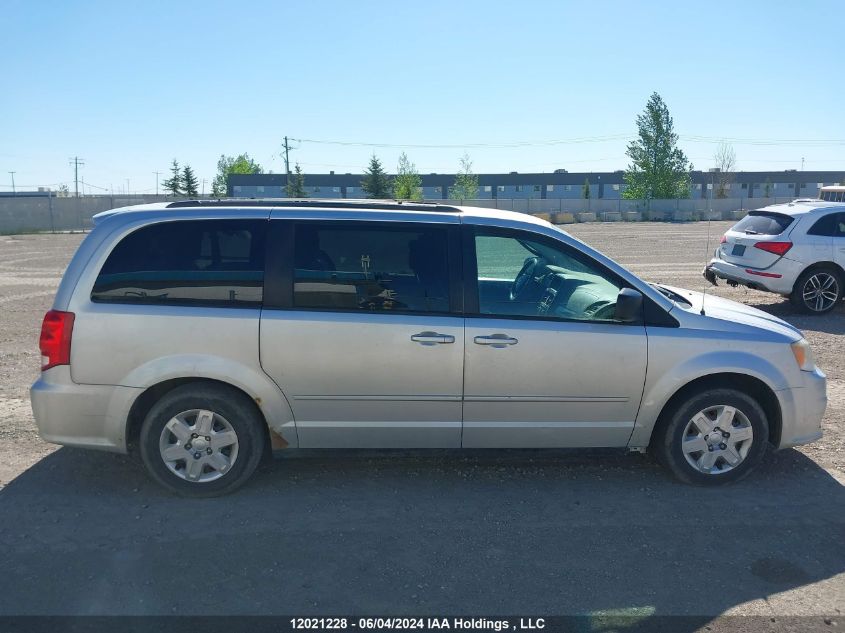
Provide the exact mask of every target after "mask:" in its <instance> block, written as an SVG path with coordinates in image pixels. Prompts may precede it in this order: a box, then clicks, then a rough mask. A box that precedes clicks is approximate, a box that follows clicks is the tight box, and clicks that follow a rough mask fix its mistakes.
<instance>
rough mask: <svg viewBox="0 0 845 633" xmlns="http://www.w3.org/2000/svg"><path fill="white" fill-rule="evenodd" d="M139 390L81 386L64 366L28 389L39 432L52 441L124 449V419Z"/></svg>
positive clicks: (83, 446)
mask: <svg viewBox="0 0 845 633" xmlns="http://www.w3.org/2000/svg"><path fill="white" fill-rule="evenodd" d="M142 391H143V390H142V389H135V388H132V387H118V386H114V385H80V384H77V383H75V382H73V381H72V380H71V378H70V368H69V367H68V366H67V365H63V366H59V367H53V368H52V369H49V370H47V371H45V372H43V373H42V374H41V377H40V378H39V379H38V380H37V381H36V382H35V384H34V385H32V388H31V389H30V400H31V402H32V413H33V415H34V416H35V424H36V426H37V427H38V434H39V435H40V436H41V437H42V438H43V439H45V440H47V441H48V442H52V443H53V444H63V445H65V446H78V447H81V448H94V449H99V450H105V451H113V452H118V453H125V452H126V420H127V416H128V414H129V409H130V407H131V406H132V402H134V400H135V398H136V397H137V396H138V395H139V394H140V393H141V392H142Z"/></svg>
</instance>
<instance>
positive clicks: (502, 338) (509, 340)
mask: <svg viewBox="0 0 845 633" xmlns="http://www.w3.org/2000/svg"><path fill="white" fill-rule="evenodd" d="M473 341H474V342H475V344H476V345H490V346H492V347H505V346H506V345H516V344H517V343H519V340H518V339H515V338H513V337H512V336H508V335H507V334H491V335H490V336H476V337H475V338H474V339H473Z"/></svg>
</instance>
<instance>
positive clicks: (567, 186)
mask: <svg viewBox="0 0 845 633" xmlns="http://www.w3.org/2000/svg"><path fill="white" fill-rule="evenodd" d="M563 190H564V191H572V185H564V186H563Z"/></svg>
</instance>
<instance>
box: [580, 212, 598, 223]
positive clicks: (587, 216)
mask: <svg viewBox="0 0 845 633" xmlns="http://www.w3.org/2000/svg"><path fill="white" fill-rule="evenodd" d="M575 217H576V218H578V221H579V222H595V221H596V214H595V213H593V212H591V211H586V212H584V213H576V214H575Z"/></svg>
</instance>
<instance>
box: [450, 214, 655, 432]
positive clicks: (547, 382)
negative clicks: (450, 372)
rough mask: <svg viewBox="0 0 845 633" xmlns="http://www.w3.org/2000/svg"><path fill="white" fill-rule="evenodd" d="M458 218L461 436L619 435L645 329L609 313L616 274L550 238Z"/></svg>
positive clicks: (638, 393)
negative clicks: (463, 300) (463, 289)
mask: <svg viewBox="0 0 845 633" xmlns="http://www.w3.org/2000/svg"><path fill="white" fill-rule="evenodd" d="M466 230H467V231H468V232H469V233H468V234H466V235H465V240H466V242H465V243H466V248H465V253H466V257H467V259H468V260H469V261H470V265H467V266H466V269H467V274H468V275H469V277H470V278H468V279H467V281H466V283H467V287H468V288H469V293H468V299H467V315H466V316H467V318H466V356H465V374H464V430H463V446H465V447H567V446H625V445H626V444H627V442H628V438H629V437H630V435H631V431H632V430H633V428H634V421H635V419H636V416H637V410H638V408H639V405H640V400H641V398H642V393H643V384H644V381H645V373H646V360H647V351H646V350H647V340H646V333H645V327H644V325H643V324H642V323H637V324H631V323H621V322H618V321H616V320H615V319H614V305H615V301H616V295H617V294H618V292H619V290H620V288H622V287H623V283H622V282H621V280H619V279H618V278H616V276H615V275H614V274H613V273H612V272H610V271H608V270H606V269H604V267H602V266H601V265H600V264H598V263H597V262H595V261H594V260H592V259H591V258H589V257H587V256H585V255H584V254H582V253H580V252H579V251H577V250H576V249H574V248H570V247H568V246H567V245H565V244H563V243H560V242H558V241H556V240H552V239H551V238H546V237H544V236H539V235H537V234H534V233H529V232H525V231H516V230H506V231H505V230H499V229H490V228H484V227H472V226H467V227H466ZM472 263H474V264H475V266H473V265H472ZM473 268H475V269H476V270H473ZM473 287H474V288H477V297H476V296H475V291H474V290H473ZM476 302H477V305H473V304H475V303H476ZM471 312H474V314H471Z"/></svg>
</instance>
